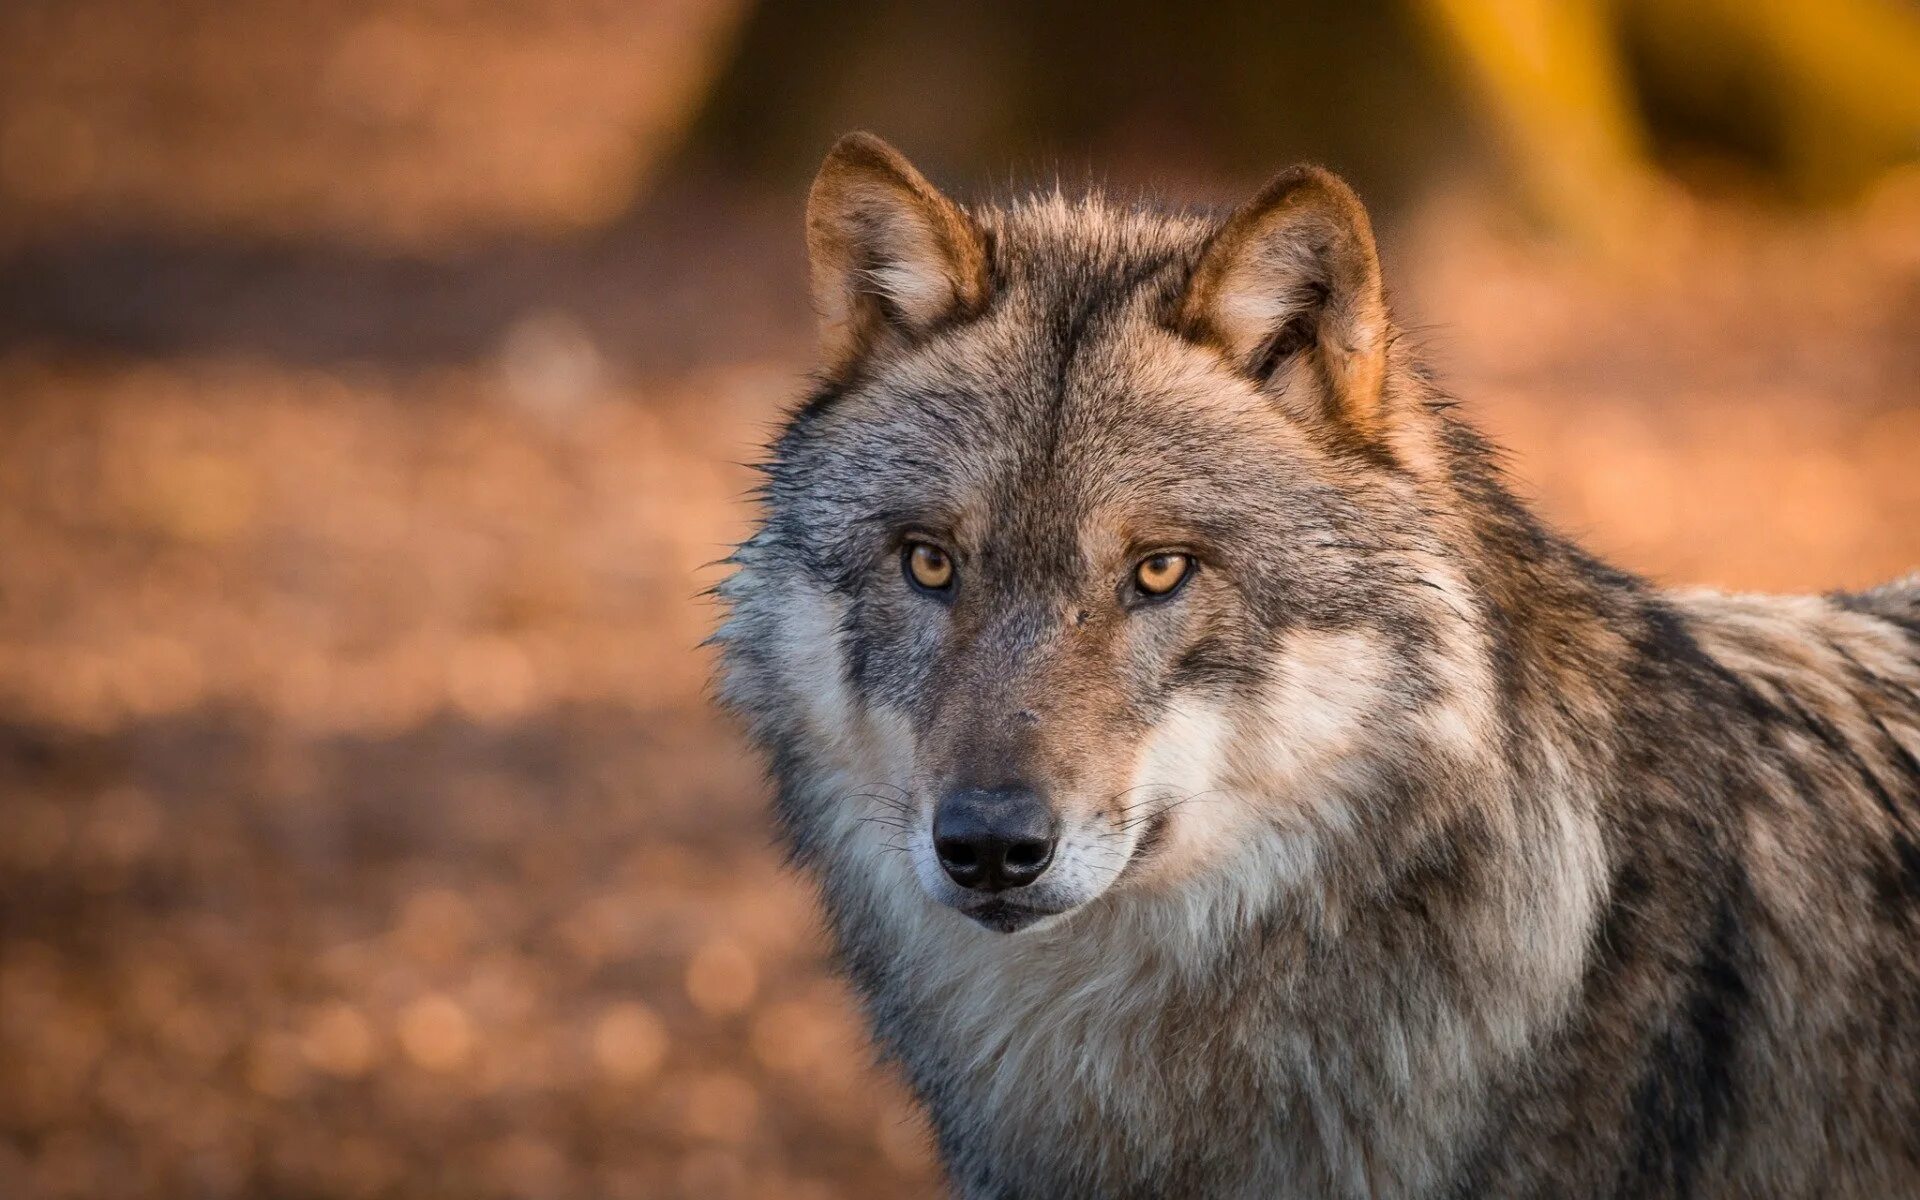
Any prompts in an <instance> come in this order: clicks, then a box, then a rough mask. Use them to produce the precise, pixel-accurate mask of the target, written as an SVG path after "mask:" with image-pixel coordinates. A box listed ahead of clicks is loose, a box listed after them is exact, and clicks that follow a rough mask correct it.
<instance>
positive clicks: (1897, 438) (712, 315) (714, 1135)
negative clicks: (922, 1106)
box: [0, 0, 1920, 1200]
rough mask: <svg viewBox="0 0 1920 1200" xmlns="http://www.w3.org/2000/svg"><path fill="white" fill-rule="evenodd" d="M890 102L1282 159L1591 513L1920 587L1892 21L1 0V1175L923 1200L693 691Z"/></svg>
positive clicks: (1528, 476)
mask: <svg viewBox="0 0 1920 1200" xmlns="http://www.w3.org/2000/svg"><path fill="white" fill-rule="evenodd" d="M854 127H868V128H872V129H874V130H876V131H878V132H880V133H882V134H883V135H885V136H887V137H889V138H891V139H893V140H894V141H895V142H896V143H897V144H898V145H900V146H901V147H902V148H903V149H904V150H905V151H906V152H907V153H908V154H909V155H910V156H912V157H914V158H915V159H916V161H918V162H919V163H920V164H921V165H922V166H923V168H924V169H926V170H927V171H928V172H929V173H930V174H931V175H932V176H933V177H934V178H935V179H936V180H937V181H939V182H941V183H943V184H946V185H948V186H950V187H951V188H952V189H953V190H955V191H956V192H957V193H958V194H961V195H964V196H972V197H986V196H991V195H995V194H1006V193H1008V192H1010V191H1017V190H1018V189H1019V188H1020V187H1022V186H1027V185H1032V184H1040V185H1045V186H1051V184H1052V182H1053V181H1054V180H1055V179H1059V180H1061V181H1063V182H1064V183H1065V185H1066V186H1068V187H1069V188H1075V187H1080V186H1085V185H1098V186H1106V187H1110V188H1112V189H1114V190H1117V191H1121V192H1126V193H1134V192H1138V191H1142V190H1153V191H1157V192H1161V193H1164V194H1168V195H1171V196H1173V197H1175V198H1176V199H1178V200H1180V201H1183V202H1192V203H1199V204H1208V203H1230V202H1232V201H1233V200H1235V199H1237V198H1239V197H1240V196H1242V195H1244V194H1246V193H1247V192H1249V191H1250V190H1251V189H1253V188H1254V187H1256V186H1257V185H1258V184H1259V183H1260V182H1261V181H1262V179H1263V178H1264V177H1265V176H1266V175H1268V174H1269V173H1271V172H1272V171H1273V170H1275V169H1277V168H1279V167H1280V166H1283V165H1285V164H1287V163H1289V162H1292V161H1295V160H1297V159H1301V158H1312V159H1317V160H1319V161H1322V162H1325V163H1327V164H1329V165H1331V166H1333V167H1335V168H1337V169H1339V170H1341V171H1342V172H1344V173H1346V174H1347V175H1348V176H1349V177H1350V178H1351V179H1353V180H1354V181H1355V182H1356V183H1357V184H1358V186H1359V187H1360V189H1361V191H1362V192H1363V194H1364V195H1365V196H1366V197H1367V198H1368V200H1369V201H1370V203H1371V204H1372V205H1373V206H1374V207H1375V210H1376V212H1377V215H1378V220H1379V224H1380V226H1381V228H1382V230H1383V236H1384V239H1385V246H1386V254H1387V261H1388V269H1389V279H1390V281H1391V283H1392V285H1393V288H1394V293H1395V304H1396V307H1397V310H1398V312H1399V314H1400V316H1401V319H1402V320H1403V322H1404V323H1405V324H1407V325H1408V326H1409V327H1411V328H1412V329H1413V330H1414V331H1415V332H1416V336H1417V338H1418V340H1419V341H1420V342H1421V343H1423V344H1424V345H1425V346H1426V349H1427V352H1428V353H1429V355H1431V356H1432V357H1433V358H1434V359H1435V360H1436V361H1437V362H1438V363H1439V364H1440V365H1441V367H1442V369H1443V370H1444V372H1445V374H1446V376H1447V378H1448V379H1449V380H1450V381H1451V383H1452V386H1453V387H1454V388H1455V389H1456V390H1457V392H1458V393H1459V394H1460V395H1461V396H1462V397H1463V398H1464V400H1465V402H1466V408H1467V410H1468V411H1469V412H1470V413H1472V414H1474V415H1476V416H1477V418H1478V419H1479V420H1480V421H1481V422H1482V423H1483V424H1485V425H1486V426H1488V427H1490V428H1491V429H1492V430H1493V431H1494V432H1495V433H1496V434H1497V435H1498V436H1499V437H1500V438H1502V439H1503V440H1504V441H1505V442H1506V443H1507V444H1508V445H1509V446H1510V447H1511V449H1512V451H1513V456H1512V466H1513V471H1514V473H1515V475H1516V476H1517V478H1518V479H1519V480H1520V481H1521V484H1522V486H1523V488H1524V489H1525V490H1526V491H1527V492H1528V493H1529V494H1530V495H1533V496H1535V497H1536V498H1537V499H1538V501H1539V503H1540V504H1541V505H1542V506H1543V507H1544V509H1545V510H1546V511H1547V512H1548V513H1549V514H1550V515H1551V516H1552V518H1553V519H1555V520H1556V521H1557V522H1559V523H1560V524H1561V525H1562V526H1565V527H1567V528H1570V529H1572V530H1574V531H1576V532H1578V533H1580V534H1581V535H1583V536H1585V537H1586V538H1587V539H1588V540H1589V541H1590V542H1591V543H1592V544H1594V545H1595V546H1597V547H1598V548H1599V549H1601V550H1603V551H1605V552H1606V553H1608V554H1610V555H1612V556H1613V557H1615V558H1616V559H1618V560H1619V561H1621V562H1622V563H1624V564H1625V565H1627V566H1629V567H1632V568H1634V569H1636V570H1639V571H1642V572H1645V573H1648V574H1650V575H1652V576H1654V577H1656V578H1658V579H1660V580H1663V581H1669V582H1675V583H1696V582H1697V583H1711V584H1718V585H1724V586H1729V587H1735V588H1767V589H1793V588H1805V589H1818V588H1826V587H1832V586H1842V585H1865V584H1868V583H1872V582H1874V581H1877V580H1880V579H1882V578H1885V577H1889V576H1893V575H1896V574H1899V573H1901V572H1903V571H1905V570H1908V569H1911V568H1913V567H1915V566H1920V520H1917V519H1916V517H1915V514H1916V511H1920V172H1917V171H1916V168H1915V166H1914V165H1913V160H1914V157H1915V154H1916V151H1920V5H1916V4H1915V3H1913V2H1912V0H1822V2H1821V3H1818V4H1815V3H1808V2H1804V0H1614V2H1608V0H1373V2H1354V3H1350V2H1345V0H1284V2H1282V0H1259V2H1254V0H1245V2H1241V0H1223V2H1221V3H1215V4H1209V5H1191V6H1190V5H1172V4H1147V3H1142V2H1139V0H1117V2H1110V3H1104V4H1097V5H1096V4H1092V3H1086V2H1081V0H1041V2H1037V3H1028V4H1017V5H1016V4H991V3H986V4H983V3H961V2H959V0H944V2H938V3H921V4H914V5H911V6H908V5H902V4H893V3H881V2H878V0H853V2H850V3H840V4H824V3H802V2H799V0H778V2H765V3H753V2H752V0H489V2H486V3H481V2H479V0H329V2H326V3H322V2H320V0H251V2H250V3H246V4H239V3H215V2H214V0H7V2H6V3H4V4H0V1196H6V1197H22V1198H37V1197H163V1198H164V1197H239V1196H247V1197H287V1198H290V1200H291V1198H309V1197H311V1198H316V1200H318V1198H332V1197H381V1196H391V1197H438V1196H445V1197H461V1198H488V1197H527V1198H540V1200H549V1198H565V1197H701V1198H706V1197H714V1198H725V1197H808V1198H826V1197H838V1196H858V1197H867V1196H887V1197H892V1196H903V1197H911V1196H929V1195H933V1194H935V1192H936V1191H937V1186H938V1178H937V1173H936V1171H935V1169H934V1168H933V1166H932V1165H931V1160H930V1156H929V1153H928V1150H927V1148H926V1145H925V1138H924V1133H923V1131H922V1129H921V1127H920V1126H919V1124H918V1123H917V1122H916V1121H915V1119H914V1118H913V1116H912V1113H911V1111H910V1109H909V1107H908V1106H907V1105H906V1103H905V1102H904V1099H903V1096H902V1093H901V1091H900V1089H899V1088H898V1086H897V1085H896V1083H895V1082H894V1081H893V1080H892V1079H890V1078H889V1077H888V1076H887V1074H886V1073H885V1072H884V1071H881V1070H879V1069H877V1068H875V1067H873V1066H872V1065H871V1063H870V1058H869V1054H868V1051H867V1050H866V1048H865V1046H864V1044H863V1041H862V1038H861V1035H860V1031H859V1028H858V1024H857V1022H856V1020H855V1019H854V1017H853V1014H852V1010H851V1008H850V1006H849V1004H848V1001H847V998H846V996H845V994H844V992H843V991H842V989H841V988H840V987H839V985H837V984H836V983H835V982H833V981H832V980H831V979H830V978H829V977H828V976H827V975H826V973H825V972H824V969H823V964H822V941H821V937H820V934H819V930H818V928H817V925H816V922H815V918H814V916H813V912H812V908H811V904H810V900H809V897H808V895H807V892H806V890H805V888H804V887H802V886H801V885H800V884H799V883H798V882H796V881H795V880H793V879H791V878H789V877H788V876H787V875H785V874H784V873H783V872H782V870H781V869H780V868H779V866H778V863H777V860H776V856H775V854H774V852H773V851H772V850H771V848H770V842H769V829H768V825H767V822H766V821H765V819H764V818H763V816H762V806H763V803H764V791H765V788H764V784H763V782H762V780H761V777H760V774H759V770H758V767H757V764H756V763H754V762H753V761H752V759H751V758H750V756H749V755H747V754H746V752H745V750H744V747H743V745H742V743H741V741H740V739H739V737H738V736H737V735H736V733H735V732H734V731H733V730H732V729H731V728H730V727H729V726H728V725H727V724H726V723H725V722H724V721H723V720H722V719H720V718H718V717H716V716H715V715H714V714H713V713H712V712H711V711H710V709H709V706H708V704H707V702H706V699H705V695H704V690H703V689H704V682H705V678H706V675H707V672H708V669H709V660H708V657H707V655H706V653H705V652H704V651H701V650H698V649H697V648H696V647H697V644H698V642H699V641H700V639H701V638H702V637H703V636H704V633H705V631H706V630H707V629H708V627H709V626H710V624H711V622H712V619H713V613H712V610H711V609H710V608H709V607H708V606H707V605H706V604H705V602H703V601H702V600H701V599H700V598H699V597H698V592H699V591H700V590H701V589H702V588H703V587H705V586H708V585H710V584H711V583H712V582H713V581H714V579H715V577H716V576H715V572H714V571H713V570H712V569H703V567H702V564H704V563H707V562H709V561H711V560H713V559H716V558H718V557H720V556H721V555H723V554H724V553H726V547H727V546H728V544H729V543H730V542H731V541H733V540H734V539H736V538H737V537H738V536H739V535H740V534H741V532H742V531H743V529H744V528H745V525H746V520H747V515H748V514H747V510H746V508H745V505H744V502H743V499H742V493H743V492H744V491H745V489H746V488H747V487H748V486H749V474H748V472H747V471H746V470H745V469H744V468H742V467H740V466H738V465H736V464H738V463H741V462H745V461H749V460H751V459H753V458H754V457H755V456H756V454H757V453H758V447H759V445H760V444H761V443H762V441H763V440H764V439H765V437H766V436H767V434H768V433H769V431H770V429H771V428H772V426H773V423H774V422H775V421H776V420H777V419H778V417H779V414H780V413H781V411H782V406H783V405H784V404H786V403H787V402H789V401H790V400H792V399H793V398H794V397H795V395H796V393H797V391H798V390H799V388H800V386H801V381H802V378H803V374H804V372H805V370H806V368H807V358H808V353H809V347H810V338H811V331H810V328H809V319H808V315H807V313H806V308H805V294H804V274H805V269H804V261H803V257H802V249H801V237H800V214H801V207H802V202H803V198H804V194H805V186H806V183H807V180H808V178H809V176H810V172H811V170H812V167H813V165H814V164H815V163H816V162H817V161H818V159H819V157H820V155H821V154H822V153H823V152H824V150H825V149H826V147H827V146H828V145H829V144H830V142H831V140H832V139H833V137H834V136H836V135H837V134H839V133H840V132H842V131H844V130H846V129H849V128H854Z"/></svg>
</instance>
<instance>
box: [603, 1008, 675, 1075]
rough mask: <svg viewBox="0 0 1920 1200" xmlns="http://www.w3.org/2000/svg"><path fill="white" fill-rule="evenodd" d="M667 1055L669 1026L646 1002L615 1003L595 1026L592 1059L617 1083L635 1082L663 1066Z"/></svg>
mask: <svg viewBox="0 0 1920 1200" xmlns="http://www.w3.org/2000/svg"><path fill="white" fill-rule="evenodd" d="M666 1057H667V1029H666V1026H665V1025H663V1024H662V1023H661V1021H660V1018H659V1017H656V1016H655V1015H654V1014H653V1011H652V1010H651V1009H649V1008H647V1007H646V1006H645V1005H643V1004H637V1003H632V1002H627V1003H622V1004H615V1005H613V1006H612V1007H610V1008H608V1009H607V1010H606V1011H605V1012H604V1013H601V1014H600V1020H599V1022H598V1023H597V1024H596V1025H595V1026H594V1030H593V1060H594V1062H596V1063H598V1064H599V1066H600V1070H601V1071H602V1072H603V1073H604V1074H605V1075H606V1076H607V1077H608V1078H609V1079H612V1080H613V1081H614V1082H616V1083H635V1082H638V1081H640V1080H642V1079H646V1078H648V1077H650V1076H651V1075H653V1073H654V1072H655V1071H657V1070H659V1069H660V1064H661V1062H662V1061H664V1060H665V1059H666Z"/></svg>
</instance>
